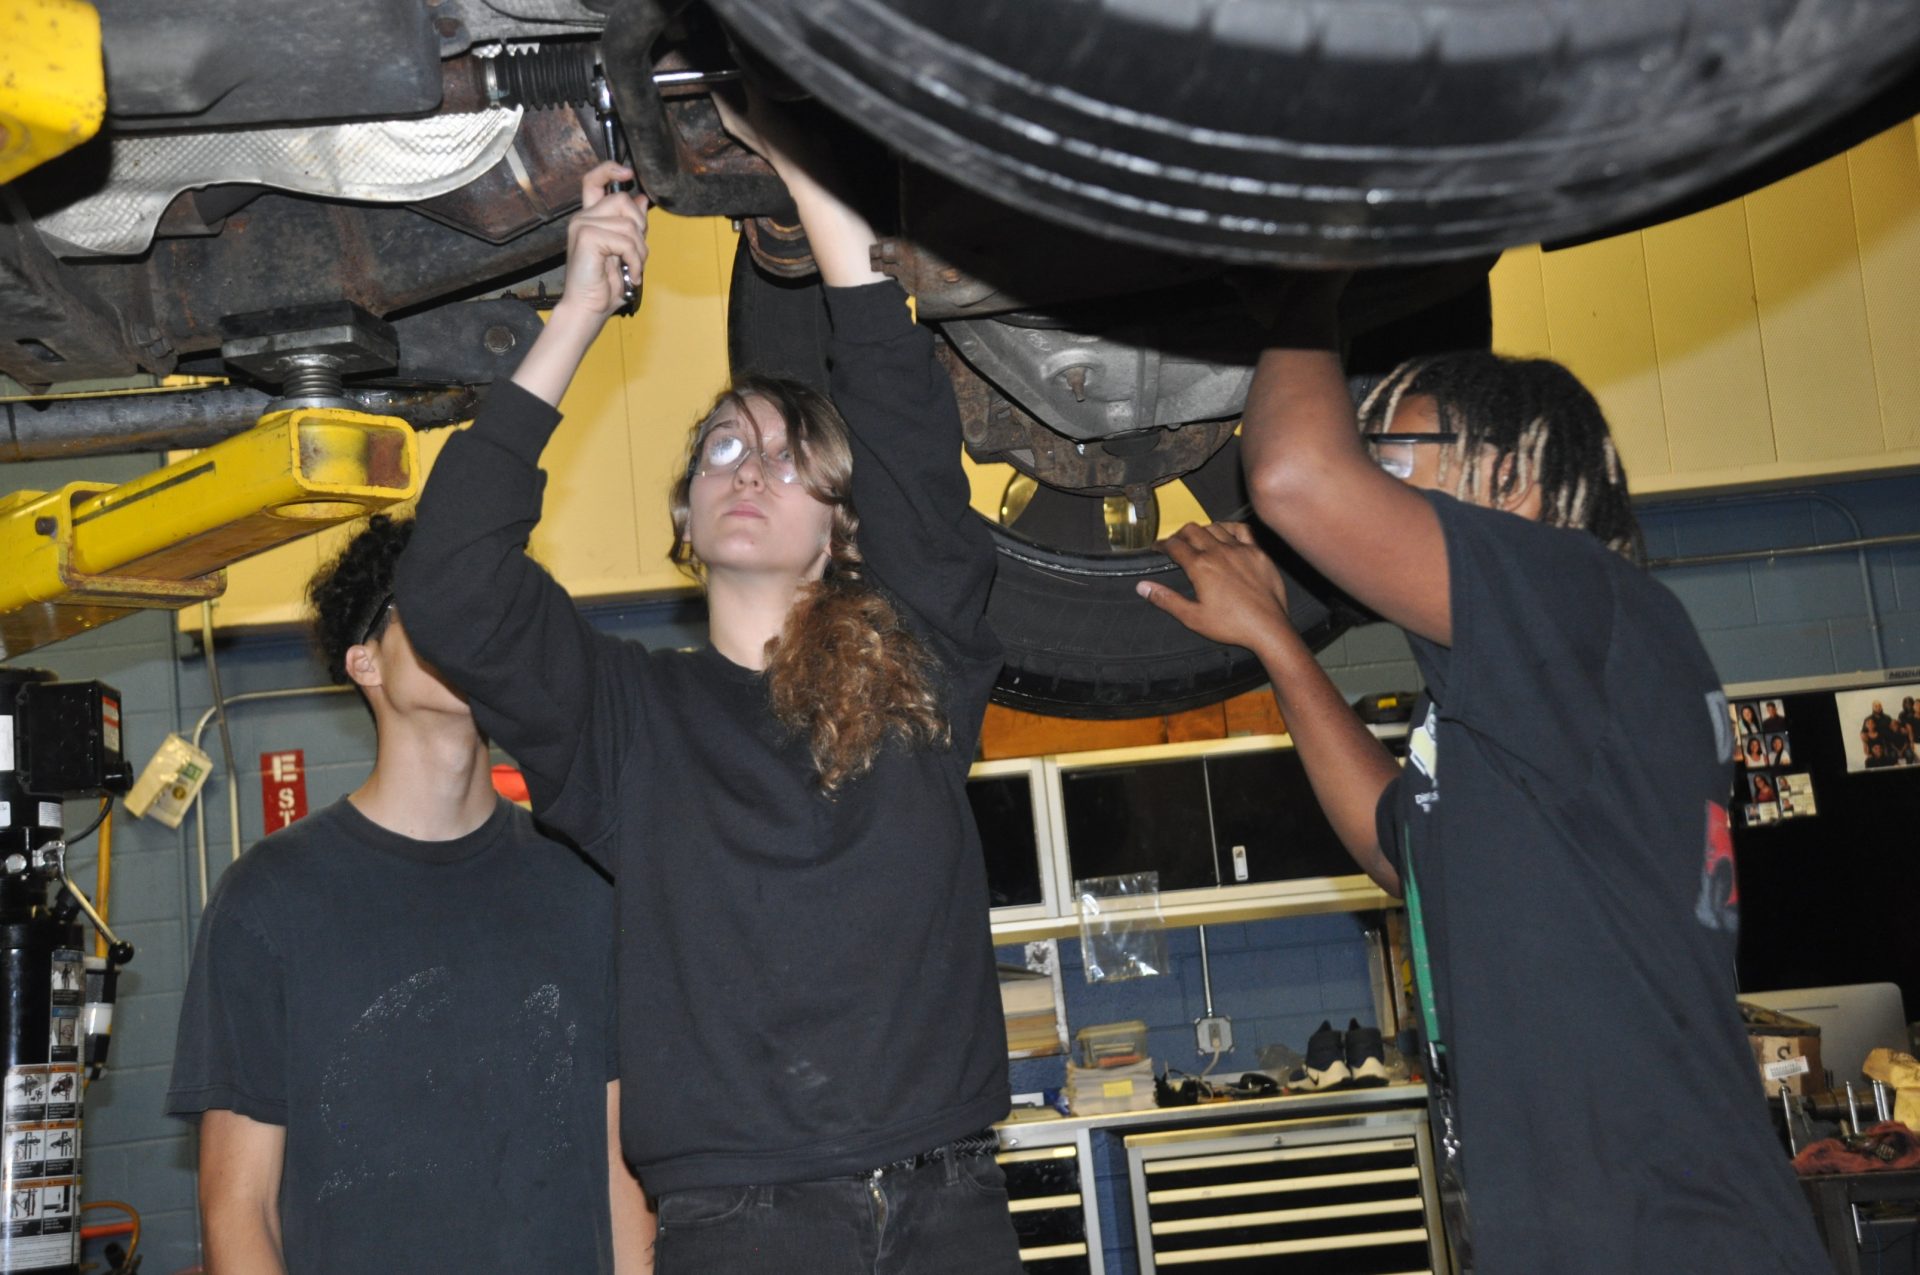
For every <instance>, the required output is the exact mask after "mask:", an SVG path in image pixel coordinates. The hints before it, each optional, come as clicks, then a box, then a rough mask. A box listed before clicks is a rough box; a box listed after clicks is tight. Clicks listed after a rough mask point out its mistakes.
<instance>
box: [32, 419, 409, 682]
mask: <svg viewBox="0 0 1920 1275" xmlns="http://www.w3.org/2000/svg"><path fill="white" fill-rule="evenodd" d="M419 490H420V454H419V445H418V441H417V440H416V438H415V436H414V432H413V429H412V427H411V426H409V425H408V424H407V423H406V422H405V421H403V420H400V419H399V418H397V417H392V416H372V415H368V414H366V413H364V412H355V411H349V410H346V409H343V408H331V407H322V408H315V407H297V408H291V409H287V410H283V411H278V412H270V413H268V414H267V415H265V416H263V417H261V418H260V423H259V424H258V425H256V426H254V427H253V428H252V429H250V430H248V431H246V432H245V433H244V434H237V435H235V436H234V437H232V438H229V439H226V440H225V441H223V442H220V443H217V444H215V445H214V446H212V447H209V448H206V449H205V450H203V451H199V452H195V453H194V454H193V455H191V456H187V457H185V458H183V459H181V460H178V461H175V462H174V463H173V464H171V465H168V466H166V467H165V468H163V469H158V470H155V471H154V472H153V473H151V474H148V475H146V476H144V477H142V478H138V479H135V480H134V481H132V482H128V483H123V484H121V485H119V486H117V487H116V486H111V485H108V484H103V483H87V482H77V483H69V484H68V485H67V486H65V487H63V488H61V489H60V490H59V491H54V492H17V493H15V494H13V495H11V496H6V497H0V564H5V569H4V571H3V572H0V660H10V659H13V658H15V657H16V656H19V655H21V654H23V653H25V652H27V651H31V650H33V649H34V648H36V647H40V646H45V645H47V644H48V643H49V642H56V641H59V640H60V639H61V638H64V637H71V636H73V635H74V634H77V633H83V632H86V631H87V630H89V629H94V628H98V627H99V626H100V625H102V624H106V623H108V622H109V621H112V620H117V619H121V618H122V617H124V616H127V615H131V614H133V613H134V612H136V611H141V610H154V609H170V610H177V609H179V608H180V607H184V606H189V605H191V604H193V603H195V602H201V601H205V600H206V599H209V598H212V597H216V596H218V595H219V593H220V591H221V590H222V589H224V588H225V587H226V580H225V577H224V575H223V574H222V573H221V570H220V569H221V568H222V567H225V566H227V565H228V564H229V563H233V562H237V561H239V560H240V559H242V558H247V557H251V556H252V555H254V554H256V553H261V552H263V551H265V550H267V549H271V548H273V547H274V546H276V545H279V544H284V543H285V542H286V541H289V540H295V539H298V538H299V537H301V536H304V535H308V534H310V533H312V532H315V531H319V530H321V529H322V528H325V527H330V526H332V525H334V524H335V523H340V522H346V521H348V520H350V519H353V518H358V517H361V516H363V515H365V514H370V513H375V512H377V511H379V510H381V509H384V508H386V507H387V506H389V505H393V504H397V503H399V502H400V501H403V500H409V499H411V498H412V497H413V496H415V495H416V494H418V492H419Z"/></svg>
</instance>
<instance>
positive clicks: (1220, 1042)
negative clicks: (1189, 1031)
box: [1193, 1014, 1233, 1058]
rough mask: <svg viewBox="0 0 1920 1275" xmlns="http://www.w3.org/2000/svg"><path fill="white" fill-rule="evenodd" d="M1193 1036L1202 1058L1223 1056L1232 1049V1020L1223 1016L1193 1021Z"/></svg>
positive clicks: (1218, 1015) (1217, 1015)
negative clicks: (1215, 1055) (1219, 1054)
mask: <svg viewBox="0 0 1920 1275" xmlns="http://www.w3.org/2000/svg"><path fill="white" fill-rule="evenodd" d="M1193 1036H1194V1043H1195V1044H1197V1045H1198V1046H1199V1047H1200V1053H1201V1054H1202V1055H1203V1056H1205V1057H1208V1058H1211V1057H1213V1056H1214V1054H1216V1053H1221V1054H1224V1053H1226V1052H1227V1051H1228V1050H1230V1049H1232V1048H1233V1020H1232V1019H1230V1018H1228V1017H1227V1016H1226V1015H1225V1014H1215V1015H1213V1016H1212V1017H1211V1018H1198V1019H1195V1020H1194V1023H1193Z"/></svg>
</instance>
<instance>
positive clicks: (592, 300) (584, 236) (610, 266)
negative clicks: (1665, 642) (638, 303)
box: [560, 161, 647, 319]
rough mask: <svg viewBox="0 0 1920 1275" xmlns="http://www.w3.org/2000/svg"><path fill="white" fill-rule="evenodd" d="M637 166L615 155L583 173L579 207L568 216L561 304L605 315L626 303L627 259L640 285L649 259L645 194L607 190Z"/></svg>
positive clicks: (630, 174) (628, 268)
mask: <svg viewBox="0 0 1920 1275" xmlns="http://www.w3.org/2000/svg"><path fill="white" fill-rule="evenodd" d="M632 177H633V170H632V169H630V168H627V167H626V166H624V165H622V164H615V163H613V162H611V161H608V162H605V163H601V164H597V165H595V166H594V167H593V169H592V170H591V171H589V172H588V173H587V175H586V176H584V177H582V178H581V179H580V211H579V212H577V213H575V214H574V215H573V217H572V219H571V220H569V221H568V222H567V278H566V283H565V285H564V286H565V294H564V295H563V296H562V298H561V301H560V304H561V305H562V306H565V307H567V308H568V309H572V310H579V311H582V312H584V313H587V314H593V315H597V316H598V317H600V318H603V319H604V318H606V317H607V316H608V315H610V314H612V313H613V312H614V311H616V310H618V309H619V308H620V306H621V305H622V303H623V301H624V297H625V291H626V289H625V286H624V283H623V281H622V279H621V277H620V267H621V266H622V265H625V266H626V268H627V271H628V273H629V274H631V275H632V276H633V286H634V287H635V288H638V287H639V286H640V276H641V273H642V272H643V271H644V270H645V269H646V265H647V198H646V196H645V195H630V194H628V193H627V192H625V191H618V190H616V191H609V190H608V189H607V186H608V185H609V183H612V182H615V181H629V180H631V179H632Z"/></svg>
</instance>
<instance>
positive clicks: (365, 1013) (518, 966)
mask: <svg viewBox="0 0 1920 1275" xmlns="http://www.w3.org/2000/svg"><path fill="white" fill-rule="evenodd" d="M612 912H613V891H612V889H611V887H609V886H608V884H607V882H606V880H605V879H604V878H603V877H601V876H600V874H598V873H597V872H595V871H594V870H593V869H592V868H591V867H589V866H588V865H587V864H586V863H584V862H582V861H581V860H580V858H579V857H578V856H577V855H575V854H573V853H572V852H570V851H568V850H567V849H565V848H564V847H561V846H558V845H556V844H554V843H553V842H551V841H549V840H547V839H546V838H544V837H542V836H540V835H539V833H538V832H536V831H535V830H534V827H533V821H532V819H531V817H530V816H528V815H527V813H526V812H525V811H523V810H521V809H519V808H518V807H516V806H513V805H510V804H508V803H506V802H504V801H503V802H501V803H500V805H499V808H498V809H497V810H496V811H495V812H494V814H493V815H492V816H491V817H490V818H489V819H488V820H487V822H486V823H485V824H483V825H482V826H481V827H480V828H479V829H477V830H475V831H474V832H472V833H469V834H468V835H467V836H465V837H461V838H458V839H457V840H453V841H445V842H428V841H414V840H412V839H410V838H407V837H403V836H400V835H399V834H397V833H394V832H390V831H388V830H387V829H385V828H382V827H380V826H379V825H377V824H375V823H373V822H372V821H370V820H369V819H367V818H366V816H364V815H362V814H361V813H360V812H359V811H358V810H357V809H355V808H354V806H353V805H352V804H351V803H350V802H347V801H340V802H338V803H336V804H334V805H332V806H329V807H328V808H326V809H325V810H322V811H319V812H317V813H315V814H314V815H312V816H311V817H309V818H307V819H305V820H303V821H301V822H299V823H296V824H294V825H293V826H291V827H289V828H287V829H285V830H284V831H281V832H277V833H274V834H273V835H272V836H270V837H268V838H267V839H266V840H264V841H262V842H261V843H260V844H259V845H258V846H257V847H255V848H254V849H253V850H252V851H250V852H249V853H247V854H246V855H245V856H243V857H242V858H241V859H240V861H239V862H238V863H236V864H234V865H233V867H231V868H229V869H228V870H227V872H226V874H225V875H224V876H223V877H221V879H220V884H219V887H218V888H217V889H216V890H215V891H214V893H213V898H212V900H211V901H210V902H209V904H208V905H207V910H206V913H205V915H204V916H203V917H202V918H201V923H200V931H199V935H198V938H197V939H196V941H195V945H194V955H193V971H192V974H191V977H190V978H189V980H188V985H187V995H186V1002H185V1004H184V1006H183V1007H182V1009H181V1014H180V1035H179V1043H178V1046H177V1048H176V1051H175V1054H174V1065H173V1084H172V1088H171V1089H170V1091H169V1092H168V1095H167V1110H168V1112H169V1113H170V1114H172V1115H176V1116H182V1117H185V1118H188V1119H197V1118H198V1117H199V1116H200V1115H201V1114H203V1113H205V1112H207V1111H210V1110H226V1111H235V1112H238V1113H240V1114H241V1115H244V1116H249V1117H251V1118H252V1119H254V1120H258V1121H261V1122H263V1123H267V1124H277V1125H282V1126H284V1127H285V1128H286V1131H287V1143H286V1158H285V1164H284V1168H283V1171H282V1179H281V1188H280V1218H281V1227H282V1233H283V1244H284V1250H285V1256H286V1263H287V1270H288V1271H289V1272H290V1275H306V1273H308V1272H340V1273H341V1275H361V1273H363V1272H366V1271H408V1272H446V1273H447V1275H455V1273H456V1272H457V1273H458V1275H467V1273H468V1272H472V1271H483V1270H499V1271H506V1270H514V1271H587V1272H591V1271H610V1270H611V1269H612V1255H611V1250H610V1238H609V1237H610V1224H609V1219H608V1201H607V1135H606V1085H607V1081H608V1080H609V1079H611V1078H612V1075H613V1056H612V1055H613V1046H612V1031H611V1024H610V1022H609V1017H610V1014H611V1007H612V1000H613V997H612V988H611V986H610V983H611V978H612V971H611V965H610V961H609V956H610V951H611V947H612V941H613V940H612V928H613V927H612Z"/></svg>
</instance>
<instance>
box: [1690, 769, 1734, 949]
mask: <svg viewBox="0 0 1920 1275" xmlns="http://www.w3.org/2000/svg"><path fill="white" fill-rule="evenodd" d="M1693 915H1694V917H1695V919H1697V920H1698V921H1699V922H1700V924H1702V925H1704V926H1706V927H1707V928H1708V929H1710V930H1725V931H1726V932H1727V933H1729V934H1732V933H1735V932H1736V931H1738V930H1739V928H1740V882H1739V879H1738V877H1737V875H1736V874H1735V872H1734V866H1733V819H1732V816H1730V815H1729V814H1728V813H1727V808H1726V807H1725V806H1723V805H1721V804H1720V803H1719V802H1717V801H1709V802H1708V803H1707V851H1706V861H1705V863H1704V864H1702V865H1701V869H1700V900H1699V902H1697V903H1695V904H1694V905H1693Z"/></svg>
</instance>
